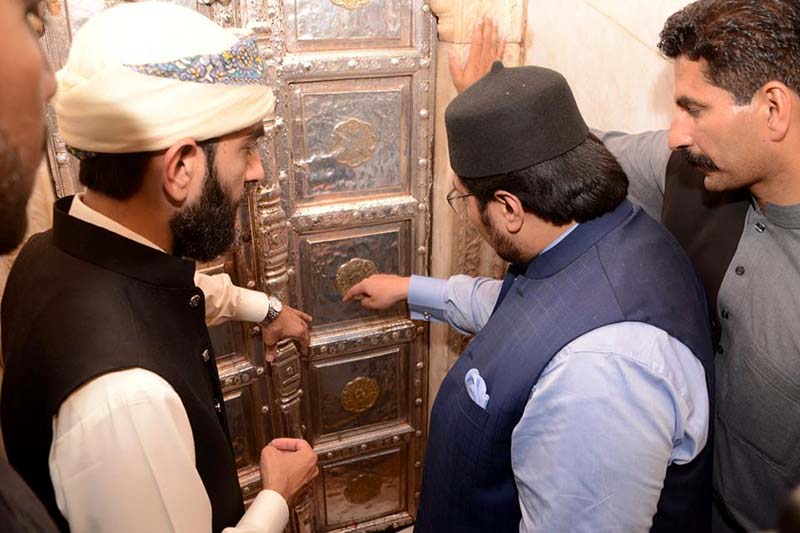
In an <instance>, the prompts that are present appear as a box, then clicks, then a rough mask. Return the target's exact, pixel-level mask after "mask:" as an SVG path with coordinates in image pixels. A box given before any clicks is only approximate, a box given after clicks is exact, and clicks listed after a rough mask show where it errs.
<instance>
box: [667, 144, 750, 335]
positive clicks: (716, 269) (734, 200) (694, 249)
mask: <svg viewBox="0 0 800 533" xmlns="http://www.w3.org/2000/svg"><path fill="white" fill-rule="evenodd" d="M703 180H704V175H703V174H702V173H701V172H700V171H698V170H697V169H695V168H694V167H692V166H690V165H689V164H688V163H686V161H685V160H684V159H683V157H682V156H681V155H680V154H679V153H677V152H676V153H674V154H672V157H670V160H669V163H668V164H667V176H666V183H665V185H664V205H663V208H662V211H661V222H662V223H663V224H664V226H666V227H667V229H669V231H670V232H671V233H672V235H673V236H674V237H675V238H676V239H677V240H678V242H679V243H680V244H681V246H682V247H683V249H684V250H686V254H687V255H688V256H689V259H690V260H691V261H692V264H693V265H694V268H695V270H697V274H698V276H700V281H702V282H703V286H704V287H705V289H706V295H707V297H708V306H709V313H710V315H711V326H712V330H713V335H714V344H715V345H717V344H718V343H719V338H720V326H719V317H718V316H717V294H718V293H719V287H720V285H721V284H722V279H723V278H724V277H725V273H726V272H727V270H728V266H730V263H731V260H732V259H733V255H734V254H735V253H736V247H737V246H738V245H739V239H740V238H741V236H742V231H743V230H744V222H745V217H746V216H747V210H748V209H749V208H750V193H749V192H748V191H747V190H745V189H739V190H735V191H725V192H709V191H707V190H706V188H705V187H704V186H703Z"/></svg>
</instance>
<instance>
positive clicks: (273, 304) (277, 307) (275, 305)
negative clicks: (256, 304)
mask: <svg viewBox="0 0 800 533" xmlns="http://www.w3.org/2000/svg"><path fill="white" fill-rule="evenodd" d="M281 311H283V304H282V303H281V301H280V300H278V299H277V298H275V297H274V296H270V297H269V311H267V316H266V317H265V318H264V322H266V323H267V324H271V323H272V322H274V321H275V319H276V318H278V315H279V314H281Z"/></svg>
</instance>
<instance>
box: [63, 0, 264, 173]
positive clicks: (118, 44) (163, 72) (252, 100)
mask: <svg viewBox="0 0 800 533" xmlns="http://www.w3.org/2000/svg"><path fill="white" fill-rule="evenodd" d="M57 78H58V93H57V95H56V98H55V99H54V103H53V105H54V108H55V111H56V115H57V118H58V126H59V129H60V131H61V134H62V136H63V138H64V142H65V143H66V145H67V146H68V147H69V148H70V151H72V152H73V153H75V154H76V155H79V157H80V156H81V155H83V156H86V155H89V154H90V153H92V152H103V153H131V152H144V151H155V150H161V149H164V148H168V147H169V146H171V145H172V144H173V143H175V141H177V140H179V139H182V138H186V137H190V138H192V139H195V140H196V141H204V140H206V139H211V138H214V137H218V136H221V135H225V134H227V133H231V132H234V131H237V130H240V129H243V128H245V127H247V126H250V125H252V124H255V123H257V122H259V121H260V120H261V119H263V118H264V116H265V115H267V114H270V113H272V111H273V109H274V105H275V99H274V97H273V94H272V91H271V90H270V88H269V87H268V86H267V80H266V78H265V66H264V61H263V58H262V57H261V55H260V54H259V52H258V49H257V47H256V44H255V42H254V41H253V40H249V39H244V40H242V39H239V38H238V37H237V36H236V35H235V34H233V33H232V32H230V31H229V30H225V29H223V28H221V27H220V26H218V25H217V24H215V23H214V22H212V21H211V20H209V19H207V18H206V17H204V16H203V15H201V14H199V13H197V12H196V11H193V10H191V9H187V8H183V7H180V6H177V5H174V4H171V3H166V2H136V3H125V4H120V5H117V6H115V7H113V8H111V9H108V10H106V11H104V12H102V13H100V14H99V15H97V16H95V17H94V18H92V19H91V20H89V21H88V22H87V23H86V24H85V25H84V26H83V27H82V28H81V29H80V30H79V31H78V32H77V34H76V35H75V39H74V40H73V42H72V48H71V49H70V52H69V58H68V60H67V63H66V65H65V66H64V68H63V69H62V70H60V71H59V72H58V74H57Z"/></svg>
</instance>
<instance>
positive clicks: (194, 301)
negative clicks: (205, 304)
mask: <svg viewBox="0 0 800 533" xmlns="http://www.w3.org/2000/svg"><path fill="white" fill-rule="evenodd" d="M200 300H202V298H200V295H199V294H195V295H193V296H192V297H191V298H189V307H197V306H198V305H200Z"/></svg>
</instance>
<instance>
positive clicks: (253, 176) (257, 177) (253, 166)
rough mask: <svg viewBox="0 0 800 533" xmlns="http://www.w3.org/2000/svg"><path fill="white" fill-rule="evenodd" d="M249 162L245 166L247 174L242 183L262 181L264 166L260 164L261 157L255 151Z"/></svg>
mask: <svg viewBox="0 0 800 533" xmlns="http://www.w3.org/2000/svg"><path fill="white" fill-rule="evenodd" d="M250 158H251V159H250V161H248V164H247V172H246V173H245V176H244V181H246V182H248V181H261V180H263V179H264V175H265V174H264V165H262V164H261V157H260V156H259V155H258V152H257V151H254V152H253V154H252V155H251V156H250Z"/></svg>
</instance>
